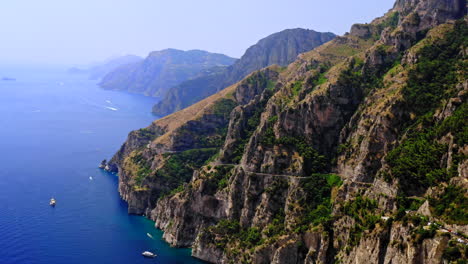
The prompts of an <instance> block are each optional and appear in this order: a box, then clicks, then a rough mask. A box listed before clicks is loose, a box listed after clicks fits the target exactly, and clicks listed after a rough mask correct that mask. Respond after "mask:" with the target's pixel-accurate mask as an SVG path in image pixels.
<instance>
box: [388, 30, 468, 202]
mask: <svg viewBox="0 0 468 264" xmlns="http://www.w3.org/2000/svg"><path fill="white" fill-rule="evenodd" d="M467 45H468V26H467V23H466V22H464V21H457V22H456V23H455V25H454V29H453V30H451V31H449V32H447V33H445V36H444V37H443V38H442V39H440V40H437V41H435V42H434V43H431V44H426V45H425V46H424V47H422V48H421V49H420V50H419V52H418V62H417V63H416V65H415V66H414V67H413V68H412V69H410V70H409V73H408V81H407V85H406V86H405V87H404V88H403V98H404V101H405V107H406V108H407V110H408V111H410V112H412V113H414V114H415V115H416V119H415V120H414V121H412V123H411V122H407V123H406V124H403V127H407V132H406V138H405V139H404V140H403V141H402V142H401V143H400V145H399V146H397V147H396V148H395V149H394V150H392V151H391V152H390V153H389V154H388V156H387V162H388V164H389V165H390V172H391V175H392V176H393V177H395V178H398V179H399V180H400V185H401V187H402V190H403V192H404V194H405V195H411V194H420V193H422V192H424V191H425V190H426V189H427V188H428V187H430V186H434V185H435V184H438V183H440V182H445V181H447V180H449V179H450V178H451V177H453V176H455V175H456V174H457V168H458V164H459V163H460V162H461V161H462V160H463V159H466V156H463V155H461V154H458V151H456V150H454V151H453V153H454V157H453V160H452V164H451V168H450V170H448V171H447V169H446V167H447V166H446V165H443V164H440V163H441V162H440V161H441V160H443V159H442V157H443V155H444V154H445V152H446V149H447V146H445V145H444V144H441V143H439V142H438V141H437V140H438V139H439V138H440V137H442V136H444V135H446V134H447V133H449V132H450V133H451V134H452V135H453V136H454V140H455V143H457V145H458V146H463V145H465V144H466V143H467V142H468V125H467V119H466V116H467V114H468V106H467V104H466V102H463V103H462V104H461V105H460V106H458V108H457V109H456V111H455V112H454V113H453V115H452V116H450V117H448V118H446V119H445V120H444V121H443V122H441V123H437V122H436V121H435V120H433V117H432V116H433V115H434V111H435V110H436V108H437V107H439V106H440V104H441V102H442V101H443V100H447V99H448V98H450V97H452V96H454V95H455V93H456V89H455V87H456V84H457V83H459V82H460V81H461V80H462V78H465V76H467V75H468V72H467V69H468V64H467V62H466V60H464V59H463V55H462V53H461V52H460V51H461V50H463V49H464V47H466V46H467Z"/></svg>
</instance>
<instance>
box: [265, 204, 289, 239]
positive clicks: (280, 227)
mask: <svg viewBox="0 0 468 264" xmlns="http://www.w3.org/2000/svg"><path fill="white" fill-rule="evenodd" d="M284 221H285V214H284V210H283V209H281V210H280V211H279V212H278V213H276V215H275V217H274V218H273V221H271V223H270V224H268V225H267V226H266V227H265V229H264V230H263V233H264V234H265V236H266V237H268V238H269V239H270V240H275V238H277V237H279V236H281V235H284V234H286V229H285V226H284Z"/></svg>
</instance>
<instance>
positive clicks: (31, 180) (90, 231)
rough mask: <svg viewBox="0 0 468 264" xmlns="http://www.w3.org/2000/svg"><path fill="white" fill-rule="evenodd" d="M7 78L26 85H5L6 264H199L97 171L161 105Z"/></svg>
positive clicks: (80, 86) (48, 81)
mask: <svg viewBox="0 0 468 264" xmlns="http://www.w3.org/2000/svg"><path fill="white" fill-rule="evenodd" d="M2 77H13V78H16V79H17V80H16V81H1V80H0V263H1V264H9V263H21V264H22V263H48V264H54V263H113V264H115V263H200V262H198V261H197V260H195V259H193V258H191V257H190V250H188V249H175V248H170V247H169V246H168V245H167V244H166V243H164V242H163V241H162V240H161V232H160V231H159V230H156V229H155V228H154V225H153V222H151V221H149V220H147V219H145V218H143V217H140V216H132V215H128V214H127V205H126V203H125V202H123V201H122V200H121V199H120V197H119V195H118V192H117V177H116V176H115V175H113V174H109V173H106V172H103V171H101V170H99V169H98V168H97V166H98V164H99V162H100V161H101V160H102V159H104V158H107V159H109V158H110V157H111V156H112V154H113V153H115V152H116V151H117V150H118V148H119V147H120V145H121V144H122V143H123V142H124V140H125V139H126V137H127V134H128V132H130V131H131V130H133V129H137V128H141V127H145V126H147V125H149V124H150V122H151V121H153V120H154V119H156V117H155V116H152V115H151V114H150V113H149V111H150V109H151V106H152V105H153V104H154V103H155V100H156V99H154V98H148V97H143V96H138V95H132V94H127V93H122V92H113V91H104V90H101V89H100V88H98V87H97V85H96V82H95V81H90V80H88V79H87V77H86V76H83V75H69V74H67V73H66V71H65V70H64V69H54V68H35V69H33V68H29V69H28V68H19V67H15V68H7V67H0V79H1V78H2ZM113 109H114V110H113ZM89 177H92V180H91V179H90V178H89ZM51 197H55V198H56V200H57V206H56V207H55V208H52V207H50V206H49V199H50V198H51ZM147 233H150V234H152V235H153V237H154V239H151V238H150V237H148V236H147ZM145 250H150V251H152V252H155V253H157V254H158V257H157V258H155V259H144V258H143V257H142V256H141V252H143V251H145Z"/></svg>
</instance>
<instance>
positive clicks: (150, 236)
mask: <svg viewBox="0 0 468 264" xmlns="http://www.w3.org/2000/svg"><path fill="white" fill-rule="evenodd" d="M146 235H147V236H148V237H149V238H151V239H154V237H153V236H152V235H151V234H150V233H146Z"/></svg>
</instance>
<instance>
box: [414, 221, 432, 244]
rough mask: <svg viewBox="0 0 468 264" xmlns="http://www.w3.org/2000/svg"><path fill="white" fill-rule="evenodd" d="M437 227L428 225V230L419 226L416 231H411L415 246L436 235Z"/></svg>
mask: <svg viewBox="0 0 468 264" xmlns="http://www.w3.org/2000/svg"><path fill="white" fill-rule="evenodd" d="M437 229H438V227H437V226H436V225H434V224H432V225H430V227H429V228H424V227H423V225H419V226H418V228H417V229H415V230H413V232H412V233H411V237H412V239H413V242H414V243H415V244H421V243H422V242H423V241H424V239H427V238H433V237H434V236H435V235H436V232H437Z"/></svg>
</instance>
